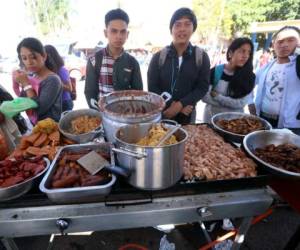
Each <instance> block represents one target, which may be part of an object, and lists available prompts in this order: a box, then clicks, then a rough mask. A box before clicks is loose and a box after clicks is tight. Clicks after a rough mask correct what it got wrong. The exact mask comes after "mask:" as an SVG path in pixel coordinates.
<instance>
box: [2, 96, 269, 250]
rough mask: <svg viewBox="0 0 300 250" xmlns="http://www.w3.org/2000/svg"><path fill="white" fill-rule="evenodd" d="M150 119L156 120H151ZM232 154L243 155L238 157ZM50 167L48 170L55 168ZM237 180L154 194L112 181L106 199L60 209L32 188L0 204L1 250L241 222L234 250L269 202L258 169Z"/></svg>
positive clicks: (178, 185) (187, 183) (179, 184)
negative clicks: (34, 240) (45, 240)
mask: <svg viewBox="0 0 300 250" xmlns="http://www.w3.org/2000/svg"><path fill="white" fill-rule="evenodd" d="M109 100H110V101H111V100H113V99H112V98H110V99H109ZM160 108H162V107H160ZM141 110H142V109H141ZM131 115H132V114H131ZM155 116H157V114H155ZM135 118H136V117H135ZM150 118H151V119H154V118H155V119H154V120H156V117H154V118H153V117H150ZM106 119H107V118H106ZM140 119H142V118H140ZM112 121H113V119H111V120H109V119H107V120H106V122H110V127H108V128H109V129H112V128H113V129H114V130H117V128H115V127H113V126H112V125H114V126H115V123H112ZM139 122H140V121H139ZM195 126H197V125H195ZM108 128H106V130H107V131H108V130H109V129H108ZM104 130H105V128H104ZM217 140H218V141H219V142H220V141H223V140H222V139H217ZM188 143H189V142H188ZM218 145H220V144H218ZM205 146H207V145H205ZM232 150H234V149H232ZM238 154H243V153H241V152H240V151H239V153H238ZM53 162H55V159H54V161H53ZM53 162H52V165H51V166H52V167H53V166H55V164H54V163H53ZM51 166H50V169H49V171H48V173H49V172H50V171H51ZM48 173H47V174H48ZM237 177H238V178H224V179H220V178H219V179H209V178H206V179H201V178H198V179H197V178H196V179H187V178H181V179H180V180H178V181H177V180H176V181H175V182H174V184H173V185H172V186H170V187H168V188H163V189H159V190H156V189H151V188H150V189H148V190H146V189H143V188H136V187H133V186H134V185H133V186H132V185H130V184H132V183H130V182H129V181H128V180H127V179H126V178H124V177H118V181H117V182H116V183H115V184H114V186H113V187H112V189H111V190H110V192H109V193H107V194H106V195H103V196H101V195H100V196H97V197H96V199H95V200H88V201H87V200H81V199H78V200H77V201H76V200H75V201H72V202H70V201H69V202H65V203H66V204H62V202H60V201H58V200H56V201H55V200H52V199H49V198H48V197H47V195H46V194H45V193H42V192H40V190H39V189H38V186H37V185H36V186H35V187H34V188H32V189H31V191H30V192H28V193H27V194H25V195H23V196H22V197H19V198H18V199H13V200H9V201H2V202H0V236H1V240H2V242H3V243H4V244H5V246H6V247H7V248H10V249H17V248H16V245H15V244H14V241H13V238H15V237H23V236H35V235H45V234H59V233H61V234H68V233H73V232H82V231H102V230H113V229H126V228H138V227H149V226H157V225H163V224H184V223H192V222H200V223H202V222H205V221H211V220H220V219H223V218H241V219H242V220H241V224H240V226H239V228H238V229H237V234H236V237H235V241H234V245H233V248H232V249H239V247H240V245H241V244H242V242H243V239H244V236H245V234H246V233H247V230H248V229H249V227H250V225H251V223H252V219H253V217H255V216H258V215H261V214H263V213H264V212H266V211H267V210H268V208H270V206H271V205H272V203H273V197H272V195H271V194H270V193H269V191H268V188H267V186H268V184H269V181H270V177H269V175H268V174H267V172H266V171H265V170H264V169H263V168H260V166H259V168H258V169H257V174H256V175H255V176H254V175H249V176H240V175H237ZM94 198H95V197H94Z"/></svg>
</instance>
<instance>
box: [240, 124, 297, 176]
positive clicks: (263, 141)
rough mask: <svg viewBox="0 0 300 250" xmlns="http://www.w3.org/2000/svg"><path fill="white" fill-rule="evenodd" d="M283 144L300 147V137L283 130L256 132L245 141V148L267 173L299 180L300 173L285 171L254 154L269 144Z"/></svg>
mask: <svg viewBox="0 0 300 250" xmlns="http://www.w3.org/2000/svg"><path fill="white" fill-rule="evenodd" d="M282 143H291V144H294V145H296V146H298V147H300V136H297V135H295V134H293V133H289V132H286V131H283V130H278V129H276V130H271V131H255V132H252V133H250V134H248V135H247V136H246V137H245V139H244V141H243V146H244V148H245V150H246V152H247V153H248V154H249V155H250V156H251V157H252V158H253V159H254V160H255V161H256V162H257V163H260V164H261V165H262V166H263V167H264V168H265V169H266V170H267V171H269V172H271V173H273V174H276V175H280V176H282V177H290V178H298V179H300V173H296V172H292V171H288V170H284V169H281V168H278V167H275V166H274V165H272V164H270V163H267V162H265V161H263V160H262V159H260V158H259V157H257V156H256V155H255V154H254V150H255V149H256V148H258V147H260V148H262V147H265V146H267V145H269V144H274V145H275V146H277V145H279V144H282Z"/></svg>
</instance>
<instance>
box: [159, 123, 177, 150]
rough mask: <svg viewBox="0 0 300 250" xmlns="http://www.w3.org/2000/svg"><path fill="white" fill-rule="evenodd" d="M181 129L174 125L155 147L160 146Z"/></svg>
mask: <svg viewBox="0 0 300 250" xmlns="http://www.w3.org/2000/svg"><path fill="white" fill-rule="evenodd" d="M180 128H181V125H180V124H177V125H175V127H174V128H172V129H170V130H169V131H168V132H167V133H166V134H165V135H164V136H163V137H162V138H161V139H160V141H159V142H158V143H157V145H156V146H157V147H159V146H161V145H162V144H163V143H164V142H165V141H166V140H168V139H169V138H170V137H171V136H172V135H173V134H174V133H175V132H176V131H177V130H178V129H180Z"/></svg>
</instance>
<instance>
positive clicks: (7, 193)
mask: <svg viewBox="0 0 300 250" xmlns="http://www.w3.org/2000/svg"><path fill="white" fill-rule="evenodd" d="M43 159H44V161H45V162H46V167H45V169H44V170H43V171H42V172H40V173H38V174H37V175H35V176H33V177H31V178H30V179H27V180H25V181H24V182H21V183H19V184H16V185H13V186H10V187H6V188H0V201H7V200H12V199H15V198H18V197H20V196H22V195H23V194H25V193H27V192H28V191H29V190H30V189H31V187H32V186H33V184H34V183H35V182H37V181H38V178H39V177H40V176H41V175H43V174H44V173H45V172H46V171H47V170H48V168H49V166H50V161H49V160H48V159H47V158H43Z"/></svg>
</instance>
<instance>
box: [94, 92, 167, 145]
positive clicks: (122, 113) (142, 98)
mask: <svg viewBox="0 0 300 250" xmlns="http://www.w3.org/2000/svg"><path fill="white" fill-rule="evenodd" d="M169 98H170V96H168V95H167V93H163V94H162V95H161V96H159V95H157V94H155V93H151V92H145V91H141V90H124V91H115V92H113V93H111V94H109V95H106V96H104V97H102V98H101V99H100V101H99V104H98V105H99V110H100V112H101V114H102V124H103V128H104V132H105V136H106V139H107V140H108V141H109V142H115V139H114V134H115V133H116V131H117V130H118V129H119V128H120V127H122V126H124V125H127V124H137V123H148V122H159V121H160V120H161V112H162V111H163V109H164V108H165V102H166V101H168V100H169ZM93 106H95V105H93Z"/></svg>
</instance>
